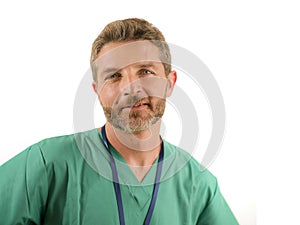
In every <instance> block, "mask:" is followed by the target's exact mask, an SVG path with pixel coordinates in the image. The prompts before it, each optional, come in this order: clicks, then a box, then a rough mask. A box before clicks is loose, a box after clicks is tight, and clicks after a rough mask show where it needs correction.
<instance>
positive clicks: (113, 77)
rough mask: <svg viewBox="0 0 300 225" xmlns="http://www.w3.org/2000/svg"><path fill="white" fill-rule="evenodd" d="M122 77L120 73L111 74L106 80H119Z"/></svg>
mask: <svg viewBox="0 0 300 225" xmlns="http://www.w3.org/2000/svg"><path fill="white" fill-rule="evenodd" d="M120 76H121V75H120V74H119V73H114V74H110V75H108V76H106V77H105V80H111V79H116V78H119V77H120Z"/></svg>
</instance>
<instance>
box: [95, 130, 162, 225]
mask: <svg viewBox="0 0 300 225" xmlns="http://www.w3.org/2000/svg"><path fill="white" fill-rule="evenodd" d="M101 133H102V139H103V142H104V145H105V148H106V150H107V152H108V153H109V157H110V163H109V164H110V167H111V171H112V175H113V183H114V189H115V194H116V199H117V205H118V212H119V219H120V225H125V218H124V210H123V203H122V196H121V190H120V184H119V178H118V171H117V167H116V163H115V159H114V157H113V156H112V154H111V152H110V150H109V142H108V140H107V137H106V131H105V125H104V126H103V127H102V129H101ZM163 158H164V143H162V144H161V149H160V153H159V157H158V163H157V169H156V176H155V183H154V188H153V193H152V198H151V202H150V206H149V209H148V212H147V215H146V218H145V220H144V225H148V224H149V223H150V220H151V217H152V214H153V210H154V206H155V203H156V199H157V193H158V188H159V184H160V177H161V171H162V164H163Z"/></svg>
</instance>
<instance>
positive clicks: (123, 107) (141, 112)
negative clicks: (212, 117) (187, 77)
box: [93, 41, 176, 133]
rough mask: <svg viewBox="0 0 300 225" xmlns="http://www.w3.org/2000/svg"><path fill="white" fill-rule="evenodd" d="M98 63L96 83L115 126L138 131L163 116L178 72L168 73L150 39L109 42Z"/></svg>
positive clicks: (127, 130)
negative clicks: (167, 98)
mask: <svg viewBox="0 0 300 225" xmlns="http://www.w3.org/2000/svg"><path fill="white" fill-rule="evenodd" d="M95 63H96V67H97V83H94V84H93V87H94V90H95V92H96V93H97V95H98V98H99V101H100V103H101V105H102V107H103V110H104V113H105V116H106V119H107V121H108V122H109V123H110V124H111V125H112V126H114V127H115V128H118V129H120V130H122V131H125V132H129V133H137V132H140V131H143V130H146V129H148V128H149V127H150V126H152V125H153V124H155V123H156V122H158V121H159V120H160V119H161V117H162V115H163V113H164V110H165V103H166V97H167V96H169V95H170V94H171V92H172V90H173V87H174V84H175V81H176V72H174V71H172V72H171V73H170V74H169V75H168V76H167V75H166V74H165V70H164V66H163V64H162V62H161V61H160V52H159V49H158V48H157V47H156V46H155V45H153V44H152V43H151V42H149V41H136V42H112V43H108V44H106V45H105V46H104V47H103V48H102V49H101V51H100V54H99V55H98V57H97V60H96V62H95Z"/></svg>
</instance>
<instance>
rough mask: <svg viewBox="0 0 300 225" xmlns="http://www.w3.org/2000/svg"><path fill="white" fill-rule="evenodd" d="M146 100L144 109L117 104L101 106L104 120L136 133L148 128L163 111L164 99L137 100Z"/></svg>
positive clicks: (148, 98)
mask: <svg viewBox="0 0 300 225" xmlns="http://www.w3.org/2000/svg"><path fill="white" fill-rule="evenodd" d="M139 101H140V102H146V103H147V104H146V105H147V107H146V108H144V109H141V110H140V109H133V107H132V108H129V109H127V110H126V111H127V112H124V108H122V107H117V106H115V107H114V106H113V107H111V106H103V105H102V107H103V111H104V114H105V117H106V120H107V121H108V122H109V123H110V124H111V125H112V126H113V127H115V128H117V129H120V130H122V131H124V132H126V133H138V132H141V131H144V130H147V129H149V128H150V127H151V126H153V125H154V124H155V123H156V122H157V121H159V120H160V119H161V118H162V116H163V114H164V111H165V106H166V100H165V99H161V98H155V99H154V98H153V97H147V98H143V99H141V100H139Z"/></svg>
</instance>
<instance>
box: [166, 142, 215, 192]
mask: <svg viewBox="0 0 300 225" xmlns="http://www.w3.org/2000/svg"><path fill="white" fill-rule="evenodd" d="M164 145H165V149H166V161H167V164H168V165H169V167H172V168H171V171H173V173H174V174H175V172H176V175H177V176H178V177H182V179H188V182H189V183H190V182H192V183H193V185H196V186H203V185H204V186H209V187H211V188H214V187H215V186H216V185H217V179H216V177H215V176H214V175H213V174H212V173H211V172H210V171H209V170H208V168H206V167H204V166H203V165H201V163H200V162H199V161H198V160H197V159H195V158H194V157H193V155H191V154H190V153H189V152H188V151H186V150H183V149H182V148H180V147H178V146H175V145H173V144H171V143H169V142H167V141H164ZM169 170H170V168H169Z"/></svg>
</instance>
